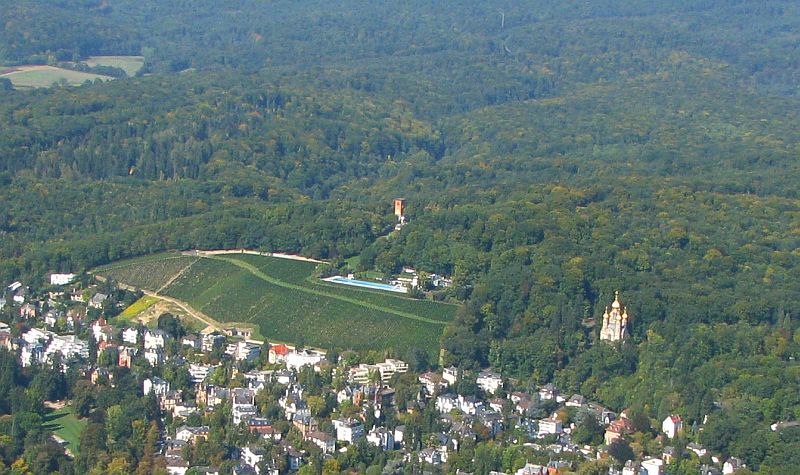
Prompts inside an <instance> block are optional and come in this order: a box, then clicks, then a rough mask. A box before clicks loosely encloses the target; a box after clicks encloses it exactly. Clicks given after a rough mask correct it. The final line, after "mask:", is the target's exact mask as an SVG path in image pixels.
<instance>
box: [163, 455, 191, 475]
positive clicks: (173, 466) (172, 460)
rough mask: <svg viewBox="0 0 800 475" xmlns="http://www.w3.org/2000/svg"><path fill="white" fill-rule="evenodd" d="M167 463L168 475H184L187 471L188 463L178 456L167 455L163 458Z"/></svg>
mask: <svg viewBox="0 0 800 475" xmlns="http://www.w3.org/2000/svg"><path fill="white" fill-rule="evenodd" d="M164 459H165V460H166V462H167V473H168V474H169V475H185V474H186V472H187V471H189V462H187V461H186V460H184V459H183V457H182V456H181V455H178V454H172V453H170V454H167V455H166V456H164Z"/></svg>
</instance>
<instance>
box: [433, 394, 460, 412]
mask: <svg viewBox="0 0 800 475" xmlns="http://www.w3.org/2000/svg"><path fill="white" fill-rule="evenodd" d="M456 408H458V397H456V395H455V394H440V395H439V396H437V397H436V410H437V411H439V412H441V413H442V414H446V413H448V412H450V411H452V410H453V409H456Z"/></svg>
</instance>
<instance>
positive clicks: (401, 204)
mask: <svg viewBox="0 0 800 475" xmlns="http://www.w3.org/2000/svg"><path fill="white" fill-rule="evenodd" d="M405 214H406V200H405V199H403V198H395V199H394V215H395V216H397V218H398V219H400V217H402V216H405Z"/></svg>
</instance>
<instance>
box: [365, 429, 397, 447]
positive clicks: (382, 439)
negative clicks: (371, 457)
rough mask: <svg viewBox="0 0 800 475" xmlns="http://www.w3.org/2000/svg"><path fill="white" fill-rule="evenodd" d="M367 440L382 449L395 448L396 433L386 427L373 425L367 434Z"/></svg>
mask: <svg viewBox="0 0 800 475" xmlns="http://www.w3.org/2000/svg"><path fill="white" fill-rule="evenodd" d="M367 442H369V443H370V444H372V445H374V446H376V447H380V448H381V450H394V434H393V433H392V431H390V430H389V429H387V428H385V427H377V428H376V427H373V428H372V430H371V431H369V433H368V434H367Z"/></svg>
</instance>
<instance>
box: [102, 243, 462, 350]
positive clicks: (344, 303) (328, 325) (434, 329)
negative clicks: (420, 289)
mask: <svg viewBox="0 0 800 475" xmlns="http://www.w3.org/2000/svg"><path fill="white" fill-rule="evenodd" d="M180 257H181V256H175V255H170V254H166V255H161V256H158V257H156V256H151V257H150V258H143V259H137V260H134V261H123V262H120V263H117V264H114V265H111V266H106V267H105V268H102V269H98V270H97V271H96V272H97V273H98V274H100V275H112V276H113V277H114V278H115V279H117V280H118V281H119V282H123V283H127V284H129V285H136V286H139V287H141V288H147V289H153V288H156V287H160V286H162V285H164V282H167V281H169V280H170V279H172V278H173V277H174V276H175V275H177V274H178V273H180V272H181V269H185V270H184V271H183V272H182V273H180V275H179V276H178V277H177V278H176V279H175V280H174V281H173V282H172V283H170V285H168V286H166V288H164V289H163V290H162V293H163V294H164V295H167V296H170V297H174V298H176V299H179V300H182V301H184V302H187V303H188V304H190V305H191V306H192V307H194V308H195V309H197V310H200V311H202V312H203V313H205V314H207V315H209V316H210V317H212V318H214V319H216V320H218V321H220V322H242V323H252V324H255V325H257V326H258V328H259V330H260V333H261V334H262V335H264V336H265V337H266V338H268V339H273V340H278V341H285V342H288V343H297V342H302V343H304V344H306V345H311V346H317V347H321V348H335V349H348V348H352V349H385V348H394V349H396V350H398V351H400V352H404V351H406V350H408V349H410V348H414V347H418V348H421V349H424V350H426V351H428V352H429V353H430V354H431V356H432V357H435V355H436V354H437V352H438V348H439V339H440V337H441V335H442V332H443V330H444V326H445V324H446V323H447V322H448V321H449V320H450V319H452V318H453V316H454V315H455V312H456V310H457V307H456V306H454V305H447V304H441V303H436V302H431V301H421V300H414V299H410V298H407V297H403V296H399V295H395V294H389V293H386V292H380V291H373V290H363V291H362V290H359V289H353V288H350V287H344V286H337V285H335V284H328V283H324V282H321V281H319V280H318V279H313V278H311V274H312V272H313V271H314V269H315V267H316V264H314V263H309V262H303V261H294V260H288V259H280V258H273V257H264V256H255V255H248V254H229V255H219V256H214V257H206V258H200V259H199V260H197V258H185V259H195V260H196V262H194V263H193V264H191V267H188V268H187V267H185V266H184V267H181V265H178V263H179V262H183V264H186V265H188V264H187V263H186V262H184V261H183V260H181V258H180ZM103 269H105V270H103ZM126 279H130V280H131V281H135V282H136V284H132V283H131V282H130V281H128V280H126ZM146 279H149V282H146Z"/></svg>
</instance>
